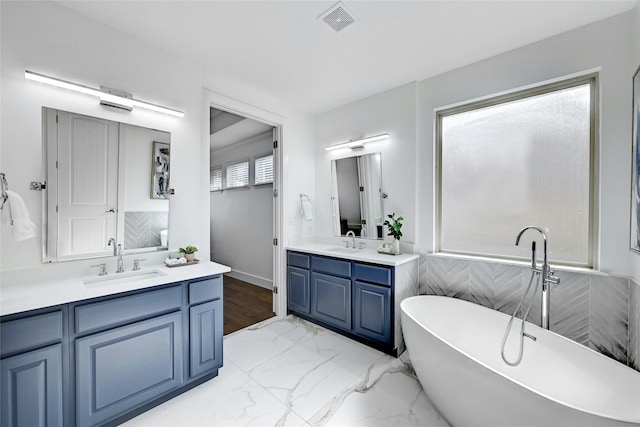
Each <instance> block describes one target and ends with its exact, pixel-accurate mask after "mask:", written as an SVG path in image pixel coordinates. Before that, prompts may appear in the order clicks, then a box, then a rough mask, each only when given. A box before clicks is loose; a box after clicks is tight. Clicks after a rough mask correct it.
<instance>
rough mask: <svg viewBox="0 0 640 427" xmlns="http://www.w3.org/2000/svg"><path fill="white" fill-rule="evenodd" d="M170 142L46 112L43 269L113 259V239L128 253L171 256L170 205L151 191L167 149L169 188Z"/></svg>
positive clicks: (165, 136) (146, 132)
mask: <svg viewBox="0 0 640 427" xmlns="http://www.w3.org/2000/svg"><path fill="white" fill-rule="evenodd" d="M170 140H171V135H170V134H169V133H168V132H163V131H158V130H155V129H148V128H143V127H140V126H134V125H130V124H125V123H119V122H115V121H111V120H105V119H101V118H97V117H90V116H85V115H81V114H75V113H69V112H66V111H61V110H55V109H51V108H43V150H44V157H45V159H46V164H45V176H46V177H47V179H46V181H47V188H46V190H45V191H44V192H43V197H44V203H43V205H44V207H45V210H46V212H45V215H44V217H45V218H46V225H45V226H44V227H43V236H42V237H43V262H57V261H65V260H72V259H83V258H95V257H103V256H109V255H113V254H114V247H115V245H112V246H109V245H108V241H109V239H111V238H113V239H115V240H116V242H117V244H122V247H123V249H124V253H125V254H126V253H133V252H149V251H156V250H166V249H167V248H168V243H167V232H168V226H169V200H168V199H167V198H166V197H157V196H156V197H154V195H157V194H158V188H155V189H154V184H155V185H157V184H158V171H157V169H158V168H157V165H156V163H157V161H158V159H156V157H158V156H157V154H158V150H159V149H160V148H162V159H161V160H162V165H161V166H162V170H161V171H160V172H161V173H162V179H163V180H165V181H166V183H167V185H168V180H169V173H170V172H169V171H170V151H169V148H170V145H169V144H170V142H171V141H170ZM154 150H155V151H154ZM165 181H163V182H162V184H163V185H164V182H165ZM163 188H164V187H163Z"/></svg>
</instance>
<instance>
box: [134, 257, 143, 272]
mask: <svg viewBox="0 0 640 427" xmlns="http://www.w3.org/2000/svg"><path fill="white" fill-rule="evenodd" d="M140 261H146V259H144V258H140V259H134V260H133V270H131V271H138V270H140Z"/></svg>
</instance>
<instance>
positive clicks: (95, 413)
mask: <svg viewBox="0 0 640 427" xmlns="http://www.w3.org/2000/svg"><path fill="white" fill-rule="evenodd" d="M183 348H184V347H183V340H182V313H181V312H174V313H169V314H165V315H163V316H159V317H155V318H152V319H148V320H144V321H140V322H137V323H133V324H131V325H127V326H123V327H120V328H116V329H112V330H109V331H106V332H101V333H98V334H94V335H89V336H86V337H83V338H79V339H77V340H76V356H75V357H76V422H77V424H78V425H79V426H89V425H95V424H98V423H102V422H104V421H107V420H109V419H110V418H113V417H116V416H118V415H121V414H123V413H125V412H126V411H128V410H130V409H133V408H135V407H137V406H139V405H141V404H143V403H145V402H147V401H149V400H152V399H153V398H156V397H158V396H161V395H162V394H164V393H166V392H168V391H170V390H172V389H175V388H176V387H178V386H180V385H181V384H182V383H183V371H184V369H183V367H184V363H183V359H182V355H183V354H184V351H183Z"/></svg>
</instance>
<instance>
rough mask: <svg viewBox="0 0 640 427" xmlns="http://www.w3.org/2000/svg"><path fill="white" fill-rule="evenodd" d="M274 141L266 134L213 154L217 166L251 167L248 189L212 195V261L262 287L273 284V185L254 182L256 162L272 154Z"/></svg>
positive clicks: (213, 161) (236, 275)
mask: <svg viewBox="0 0 640 427" xmlns="http://www.w3.org/2000/svg"><path fill="white" fill-rule="evenodd" d="M272 140H273V138H272V136H271V132H267V133H263V134H260V135H257V136H256V137H252V138H249V139H247V140H245V141H241V142H238V143H236V144H234V145H232V146H230V147H226V148H223V149H221V150H215V151H213V152H212V153H211V165H214V166H216V165H222V166H224V165H226V164H228V163H235V162H237V161H243V160H249V165H250V166H249V183H250V186H249V188H239V189H231V190H224V191H222V192H213V193H210V200H211V205H210V209H211V230H210V233H211V260H212V261H215V262H218V263H221V264H224V265H228V266H229V267H231V269H232V270H233V273H235V277H237V278H240V279H242V280H246V281H248V282H250V283H254V284H256V285H260V286H263V287H271V284H272V281H273V254H272V251H273V236H274V234H273V185H271V184H263V185H257V186H256V185H251V183H252V182H253V177H254V171H253V161H254V159H255V158H257V157H262V156H264V155H268V154H269V153H271V152H272ZM223 173H224V170H223ZM238 273H240V275H238Z"/></svg>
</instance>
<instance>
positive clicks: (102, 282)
mask: <svg viewBox="0 0 640 427" xmlns="http://www.w3.org/2000/svg"><path fill="white" fill-rule="evenodd" d="M166 275H167V274H166V273H163V272H162V271H159V270H140V271H129V272H126V273H113V274H108V275H106V276H97V277H90V278H88V279H84V284H85V285H86V286H89V287H94V286H109V285H117V284H121V283H131V282H136V281H138V280H145V279H153V278H154V277H162V276H166Z"/></svg>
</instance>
